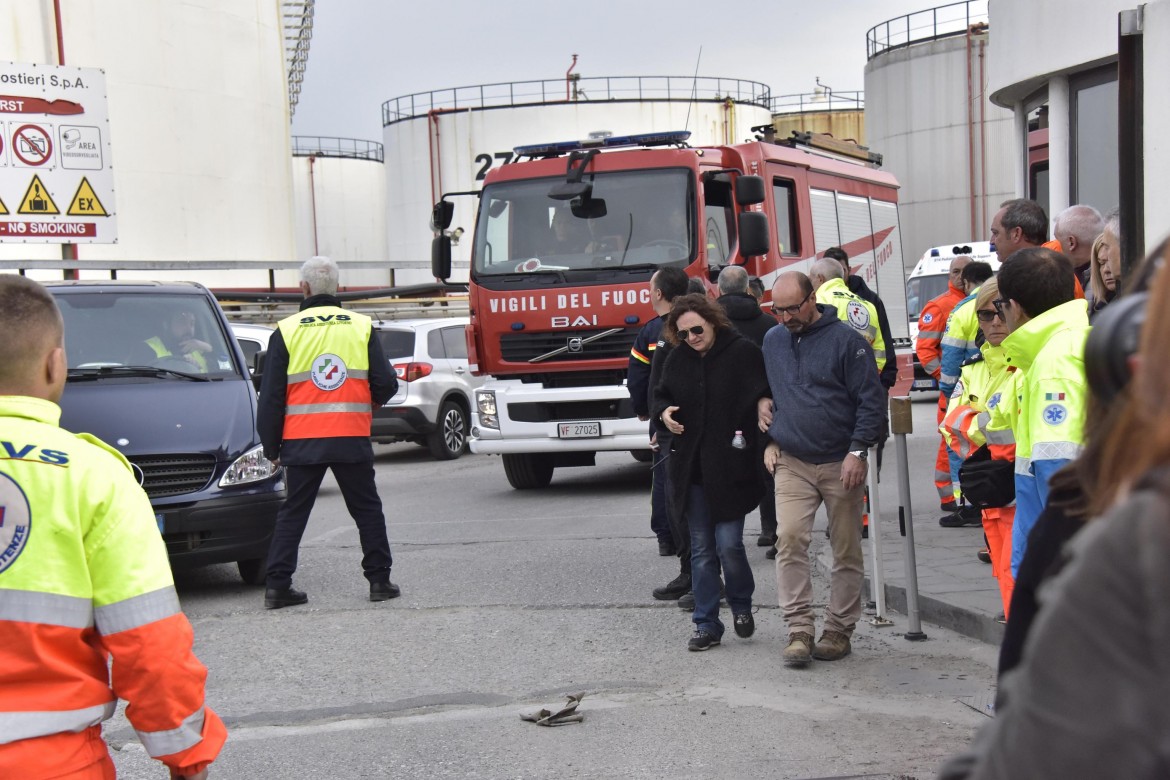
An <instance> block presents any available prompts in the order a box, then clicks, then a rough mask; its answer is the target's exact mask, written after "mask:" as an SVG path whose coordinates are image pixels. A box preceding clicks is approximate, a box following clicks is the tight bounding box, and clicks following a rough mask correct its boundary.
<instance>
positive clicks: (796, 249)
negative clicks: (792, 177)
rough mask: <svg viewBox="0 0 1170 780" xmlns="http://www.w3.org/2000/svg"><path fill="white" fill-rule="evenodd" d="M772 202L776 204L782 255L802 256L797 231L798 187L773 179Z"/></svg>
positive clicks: (786, 181)
mask: <svg viewBox="0 0 1170 780" xmlns="http://www.w3.org/2000/svg"><path fill="white" fill-rule="evenodd" d="M772 200H774V201H775V203H776V237H777V240H778V241H779V242H780V254H782V255H797V254H800V233H798V232H797V231H796V229H795V226H796V224H797V222H796V185H795V184H794V183H793V182H791V181H788V180H786V179H773V180H772Z"/></svg>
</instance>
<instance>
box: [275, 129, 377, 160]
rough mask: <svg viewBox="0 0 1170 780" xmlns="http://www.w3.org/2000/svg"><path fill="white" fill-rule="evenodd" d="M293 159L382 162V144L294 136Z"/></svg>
mask: <svg viewBox="0 0 1170 780" xmlns="http://www.w3.org/2000/svg"><path fill="white" fill-rule="evenodd" d="M292 153H293V157H309V156H313V157H346V158H349V159H354V160H374V161H375V162H382V160H383V157H384V153H383V150H382V144H380V143H378V142H377V141H362V140H361V139H358V138H328V137H322V136H319V135H294V136H293V137H292Z"/></svg>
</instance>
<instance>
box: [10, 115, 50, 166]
mask: <svg viewBox="0 0 1170 780" xmlns="http://www.w3.org/2000/svg"><path fill="white" fill-rule="evenodd" d="M12 151H13V153H14V154H15V155H16V157H17V159H19V160H20V161H21V162H22V163H24V164H25V165H32V166H38V165H44V164H45V163H46V162H48V161H49V157H50V155H52V154H53V142H52V140H50V138H49V134H48V133H46V132H45V131H44V130H43V129H42V128H40V127H37V126H36V125H22V126H21V127H18V128H17V129H16V132H15V133H13V134H12Z"/></svg>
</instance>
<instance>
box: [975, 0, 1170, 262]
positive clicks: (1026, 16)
mask: <svg viewBox="0 0 1170 780" xmlns="http://www.w3.org/2000/svg"><path fill="white" fill-rule="evenodd" d="M1139 6H1144V18H1145V24H1144V34H1143V38H1144V40H1143V53H1144V57H1145V60H1144V63H1143V71H1144V99H1143V104H1144V105H1143V110H1144V112H1145V116H1144V133H1143V135H1144V138H1143V143H1144V149H1143V153H1144V166H1145V169H1144V182H1145V193H1144V196H1145V213H1144V215H1143V217H1144V220H1145V235H1146V247H1147V248H1152V247H1154V246H1156V245H1157V243H1158V242H1159V241H1161V240H1162V239H1163V238H1165V237H1167V236H1170V199H1168V198H1167V195H1166V188H1165V185H1164V179H1165V172H1166V171H1167V170H1170V144H1168V143H1167V140H1166V133H1165V132H1164V128H1166V127H1168V126H1170V124H1168V123H1170V100H1167V97H1168V95H1167V86H1166V85H1167V81H1166V74H1167V73H1170V0H1153V1H1152V2H1149V3H1139V2H1136V0H1031V1H1030V2H1027V3H1020V2H1008V1H1007V0H994V2H992V3H991V6H990V12H989V13H990V17H991V25H992V28H993V30H994V34H993V35H992V43H991V84H990V88H991V92H992V98H993V99H994V100H995V101H996V102H998V103H999V104H1001V105H1004V106H1016V107H1017V108H1022V106H1023V105H1024V103H1023V101H1025V100H1026V99H1027V98H1028V97H1029V96H1031V95H1034V94H1036V93H1037V92H1038V91H1039V90H1041V89H1045V88H1048V89H1049V93H1051V92H1052V89H1051V86H1052V83H1053V82H1054V81H1055V82H1056V91H1057V93H1058V95H1059V93H1060V89H1061V82H1062V80H1064V79H1067V78H1068V77H1071V76H1073V75H1075V74H1076V73H1078V72H1081V71H1085V70H1092V69H1094V68H1096V67H1099V66H1100V65H1101V64H1102V63H1106V62H1109V61H1110V60H1113V59H1115V58H1116V57H1117V35H1118V22H1117V15H1118V13H1120V12H1121V11H1125V10H1132V9H1135V8H1138V7H1139ZM1038 31H1041V32H1040V33H1039V34H1038ZM1062 108H1063V110H1056V109H1057V107H1056V106H1052V107H1050V111H1049V124H1050V137H1051V135H1052V132H1051V131H1052V130H1053V129H1054V127H1055V126H1056V125H1058V124H1060V125H1063V127H1060V128H1057V129H1059V130H1060V132H1062V133H1064V134H1065V136H1066V137H1067V132H1068V123H1069V120H1070V117H1069V116H1068V104H1067V101H1066V102H1064V103H1063V106H1062ZM1011 143H1012V147H1013V149H1014V150H1015V152H1014V153H1015V154H1022V151H1021V147H1022V144H1023V143H1024V139H1023V138H1022V137H1020V138H1016V137H1014V136H1013V138H1012V139H1011ZM1050 152H1052V154H1051V155H1050V161H1049V163H1050V166H1051V173H1050V181H1051V183H1052V187H1053V203H1054V204H1055V203H1063V202H1067V200H1068V193H1067V191H1066V192H1064V193H1061V194H1060V195H1059V196H1058V195H1057V193H1056V188H1057V186H1058V184H1059V183H1060V182H1064V183H1065V184H1066V190H1067V182H1068V181H1069V174H1068V153H1067V145H1066V146H1065V149H1063V150H1058V149H1056V148H1055V146H1054V147H1052V148H1051V149H1050ZM1058 198H1060V199H1058ZM1056 210H1057V209H1056V207H1055V206H1054V207H1053V211H1056ZM1050 216H1052V215H1050Z"/></svg>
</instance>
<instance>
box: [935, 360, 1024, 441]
mask: <svg viewBox="0 0 1170 780" xmlns="http://www.w3.org/2000/svg"><path fill="white" fill-rule="evenodd" d="M980 352H981V355H980V359H978V360H973V361H971V362H969V363H968V364H967V365H965V366H963V370H962V373H961V374H960V376H959V382H958V384H956V385H955V391H954V393H952V394H951V400H950V403H949V404H948V406H947V413H946V416H945V417H944V418H943V422H942V424H941V425H939V430H940V431H941V432H942V435H943V438H944V439H946V441H947V445H948V446H949V447H950V448H951V450H952V451H953V452H955V453H957V454H958V455H959V457H961V458H967V457H970V455H971V454H972V453H973V452H975V450H977V449H979V448H980V447H982V446H983V445H984V444H989V442H988V439H987V436H986V434H985V432H984V429H985V427H986V426H987V424H988V422H989V421H990V419H991V413H992V411H993V410H995V409H996V408H997V407H999V406H1000V404H1001V403H1002V402H1003V401H1004V396H1005V395H1010V394H1011V393H1012V392H1014V387H1013V383H1012V381H1011V380H1012V374H1013V373H1015V372H1014V371H1013V370H1011V369H1010V367H1009V366H1008V363H1007V360H1006V357H1005V355H1004V352H1003V347H1002V346H1000V347H993V346H991V345H990V344H986V343H985V344H984V345H983V346H982V347H981V349H980ZM1009 403H1010V399H1009ZM1009 434H1010V431H1009ZM988 449H991V447H989V448H988ZM1013 455H1014V446H1013V447H1012V452H1008V451H1006V450H1003V449H1000V450H998V451H996V452H995V454H994V457H997V459H1000V460H1011V458H1012V456H1013Z"/></svg>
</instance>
